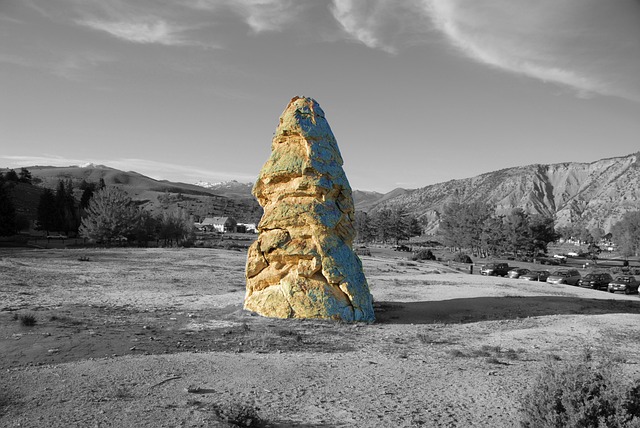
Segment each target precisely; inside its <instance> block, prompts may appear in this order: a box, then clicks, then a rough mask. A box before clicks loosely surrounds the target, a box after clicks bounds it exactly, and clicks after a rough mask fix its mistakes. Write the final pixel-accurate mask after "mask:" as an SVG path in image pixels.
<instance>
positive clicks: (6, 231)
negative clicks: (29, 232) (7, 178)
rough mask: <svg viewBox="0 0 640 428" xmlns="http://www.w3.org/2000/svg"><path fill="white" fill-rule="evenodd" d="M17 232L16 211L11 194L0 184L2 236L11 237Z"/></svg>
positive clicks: (0, 234) (0, 225) (0, 232)
mask: <svg viewBox="0 0 640 428" xmlns="http://www.w3.org/2000/svg"><path fill="white" fill-rule="evenodd" d="M15 232H16V209H15V206H14V205H13V198H12V196H11V192H10V191H9V189H8V188H7V186H6V185H5V184H4V183H0V236H10V235H13V234H14V233H15Z"/></svg>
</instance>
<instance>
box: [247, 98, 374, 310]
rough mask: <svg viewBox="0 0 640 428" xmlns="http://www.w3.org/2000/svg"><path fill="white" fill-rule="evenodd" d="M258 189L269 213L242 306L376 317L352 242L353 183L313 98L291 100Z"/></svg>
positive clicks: (250, 262) (252, 253)
mask: <svg viewBox="0 0 640 428" xmlns="http://www.w3.org/2000/svg"><path fill="white" fill-rule="evenodd" d="M253 194H254V196H255V197H256V198H257V199H258V202H259V203H260V205H262V207H263V208H264V214H263V216H262V220H261V221H260V224H259V225H258V231H259V236H258V239H257V240H256V242H254V243H253V245H252V246H251V247H250V248H249V252H248V256H247V266H246V276H247V292H246V296H245V300H244V307H245V309H248V310H251V311H254V312H257V313H258V314H260V315H263V316H267V317H275V318H326V319H335V320H343V321H365V322H372V321H374V314H373V304H372V298H371V293H370V292H369V286H368V284H367V280H366V278H365V276H364V273H363V271H362V263H361V262H360V259H359V258H358V256H357V255H356V254H355V253H354V252H353V249H352V241H353V238H354V236H355V229H354V205H353V198H352V196H351V187H350V186H349V182H348V181H347V177H346V176H345V173H344V170H343V169H342V156H341V155H340V150H339V149H338V145H337V143H336V139H335V137H334V136H333V133H332V132H331V128H330V127H329V124H328V123H327V121H326V119H325V117H324V112H323V111H322V109H321V108H320V105H319V104H318V103H317V102H316V101H315V100H313V99H311V98H304V97H303V98H300V97H295V98H293V99H292V100H291V102H289V105H288V106H287V108H286V109H285V111H284V112H283V113H282V116H281V117H280V124H279V126H278V129H277V130H276V134H275V136H274V137H273V142H272V145H271V157H270V158H269V160H268V161H267V162H266V163H265V165H264V166H263V167H262V170H261V171H260V175H259V177H258V180H257V182H256V184H255V186H254V187H253Z"/></svg>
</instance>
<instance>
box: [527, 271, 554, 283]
mask: <svg viewBox="0 0 640 428" xmlns="http://www.w3.org/2000/svg"><path fill="white" fill-rule="evenodd" d="M549 275H550V273H549V271H548V270H532V271H529V273H525V274H524V275H520V278H521V279H526V280H527V281H542V282H545V281H546V280H547V278H548V277H549Z"/></svg>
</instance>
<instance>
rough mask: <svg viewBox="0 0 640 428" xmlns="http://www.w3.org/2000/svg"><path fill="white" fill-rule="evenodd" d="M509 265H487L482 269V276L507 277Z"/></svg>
mask: <svg viewBox="0 0 640 428" xmlns="http://www.w3.org/2000/svg"><path fill="white" fill-rule="evenodd" d="M509 269H511V268H510V267H509V264H508V263H487V264H486V265H482V268H480V274H481V275H486V276H507V274H508V273H509Z"/></svg>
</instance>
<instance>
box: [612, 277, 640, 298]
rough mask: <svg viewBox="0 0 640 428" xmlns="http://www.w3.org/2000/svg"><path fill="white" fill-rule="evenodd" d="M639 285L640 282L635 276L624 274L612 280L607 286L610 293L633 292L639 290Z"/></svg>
mask: <svg viewBox="0 0 640 428" xmlns="http://www.w3.org/2000/svg"><path fill="white" fill-rule="evenodd" d="M638 286H640V282H638V280H637V279H636V277H635V276H632V275H624V276H619V277H617V278H616V279H614V280H613V281H611V282H610V283H609V285H608V286H607V290H609V293H615V292H616V291H624V294H631V293H637V292H638Z"/></svg>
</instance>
